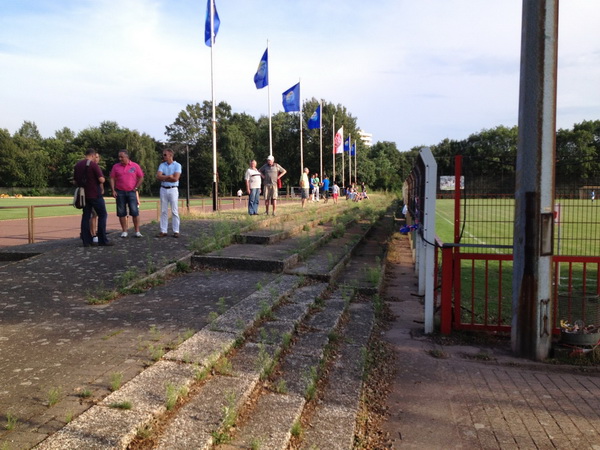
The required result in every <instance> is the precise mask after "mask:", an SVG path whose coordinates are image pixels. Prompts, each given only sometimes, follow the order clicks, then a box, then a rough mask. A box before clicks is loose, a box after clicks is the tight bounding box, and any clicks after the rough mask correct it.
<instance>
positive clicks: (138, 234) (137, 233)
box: [134, 231, 144, 238]
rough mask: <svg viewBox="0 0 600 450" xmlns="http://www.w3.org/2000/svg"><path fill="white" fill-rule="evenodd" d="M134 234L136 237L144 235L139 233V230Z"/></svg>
mask: <svg viewBox="0 0 600 450" xmlns="http://www.w3.org/2000/svg"><path fill="white" fill-rule="evenodd" d="M134 236H135V237H138V238H139V237H144V236H142V233H140V232H139V231H136V232H135V234H134Z"/></svg>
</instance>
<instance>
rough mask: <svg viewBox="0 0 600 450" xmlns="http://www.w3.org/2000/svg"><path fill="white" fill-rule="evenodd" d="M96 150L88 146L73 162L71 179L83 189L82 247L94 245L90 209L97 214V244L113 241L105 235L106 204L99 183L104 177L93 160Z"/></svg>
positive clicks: (110, 243)
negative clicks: (81, 155)
mask: <svg viewBox="0 0 600 450" xmlns="http://www.w3.org/2000/svg"><path fill="white" fill-rule="evenodd" d="M95 159H96V150H94V149H93V148H89V149H87V150H86V152H85V158H84V159H82V160H81V161H79V162H78V163H77V164H75V168H74V170H73V179H74V180H75V184H76V185H77V186H79V187H82V188H84V190H85V206H84V207H83V214H82V215H81V240H82V241H83V246H84V247H89V246H90V245H94V244H93V241H92V233H91V232H90V217H91V215H92V210H94V211H95V212H96V214H97V215H98V245H100V246H110V245H114V243H112V242H109V241H108V239H107V237H106V219H107V217H108V213H107V212H106V204H105V203H104V197H102V191H101V185H103V184H104V181H106V180H105V178H104V176H103V174H102V170H101V169H100V166H98V164H97V163H96V161H95Z"/></svg>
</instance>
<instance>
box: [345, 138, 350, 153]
mask: <svg viewBox="0 0 600 450" xmlns="http://www.w3.org/2000/svg"><path fill="white" fill-rule="evenodd" d="M344 151H345V152H349V151H350V136H348V137H347V138H346V139H345V140H344Z"/></svg>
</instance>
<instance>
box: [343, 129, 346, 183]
mask: <svg viewBox="0 0 600 450" xmlns="http://www.w3.org/2000/svg"><path fill="white" fill-rule="evenodd" d="M344 153H346V152H344V133H342V186H346V159H345V157H344Z"/></svg>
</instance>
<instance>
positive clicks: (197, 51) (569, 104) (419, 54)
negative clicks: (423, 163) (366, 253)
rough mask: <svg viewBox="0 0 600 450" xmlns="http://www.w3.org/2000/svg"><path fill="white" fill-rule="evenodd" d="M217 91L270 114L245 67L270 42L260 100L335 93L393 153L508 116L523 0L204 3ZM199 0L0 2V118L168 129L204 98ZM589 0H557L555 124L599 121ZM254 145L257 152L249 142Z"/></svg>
mask: <svg viewBox="0 0 600 450" xmlns="http://www.w3.org/2000/svg"><path fill="white" fill-rule="evenodd" d="M215 2H216V7H217V10H218V13H219V17H220V20H221V26H220V29H219V32H218V35H217V38H216V44H215V46H214V48H213V70H214V93H215V99H216V101H217V102H220V101H225V102H227V103H228V104H229V105H230V106H231V107H232V110H233V111H234V112H240V113H242V112H244V113H247V114H250V115H252V116H254V117H255V118H258V117H260V116H267V115H268V112H269V88H264V89H260V90H257V89H256V87H255V86H254V82H253V77H254V73H255V72H256V69H257V67H258V63H259V61H260V58H261V56H262V54H263V52H264V50H265V48H266V46H267V40H268V43H269V44H268V45H269V83H270V104H271V111H272V113H273V114H276V113H277V112H280V111H283V107H282V103H281V94H282V92H283V91H285V90H286V89H288V88H289V87H291V86H293V85H294V84H296V83H297V82H298V81H300V83H301V98H302V99H303V100H308V99H311V98H316V99H323V100H325V101H327V102H330V103H334V104H336V105H337V104H340V105H343V106H345V107H346V108H347V111H348V112H349V113H350V114H351V115H352V116H353V117H355V118H356V119H357V125H358V127H359V128H361V129H363V130H364V131H365V132H368V133H372V135H373V142H374V143H375V142H378V141H389V142H394V143H396V145H397V147H398V149H399V150H401V151H404V150H410V149H411V148H413V147H417V146H421V145H435V144H437V143H439V142H441V141H442V140H443V139H446V138H449V139H455V140H461V139H466V138H467V137H468V136H469V135H471V134H474V133H478V132H479V131H481V130H484V129H490V128H494V127H496V126H499V125H504V126H508V127H510V126H514V125H516V124H517V122H518V97H519V70H520V52H521V50H520V46H521V42H520V40H521V20H522V0H375V1H365V0H362V1H358V0H215ZM206 7H207V1H206V0H194V1H192V0H2V2H1V3H0V128H4V129H7V130H8V131H9V132H10V133H11V134H13V133H14V132H16V131H17V130H18V129H19V128H20V126H21V125H22V124H23V122H24V121H30V122H35V124H36V125H37V127H38V129H39V130H40V132H41V134H42V136H43V137H52V136H54V133H55V132H56V131H57V130H60V129H62V128H63V127H68V128H70V129H72V130H73V131H74V132H76V133H77V132H79V131H81V130H83V129H85V128H88V127H95V126H98V125H100V123H101V122H102V121H106V120H109V121H115V122H117V123H118V124H119V125H120V126H122V127H126V128H129V129H132V130H138V131H139V132H141V133H147V134H149V135H150V136H152V137H154V138H155V139H158V140H165V139H166V136H165V134H164V132H165V127H166V126H167V125H170V124H172V123H173V122H174V120H175V118H176V117H177V114H178V113H179V112H180V111H182V110H183V109H185V107H186V105H188V104H194V103H202V102H203V101H205V100H208V101H210V100H211V51H210V47H207V46H206V45H205V43H204V23H205V22H204V21H205V17H206ZM599 21H600V1H598V0H563V1H561V2H560V12H559V44H558V92H557V128H572V126H573V124H575V123H580V122H582V121H583V120H598V119H600V27H598V25H597V24H598V22H599ZM257 150H258V149H257Z"/></svg>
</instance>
